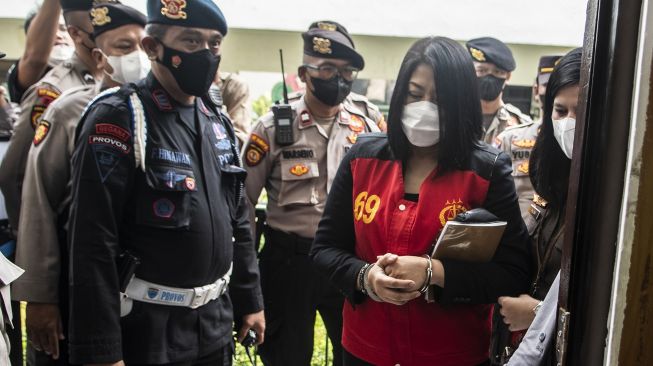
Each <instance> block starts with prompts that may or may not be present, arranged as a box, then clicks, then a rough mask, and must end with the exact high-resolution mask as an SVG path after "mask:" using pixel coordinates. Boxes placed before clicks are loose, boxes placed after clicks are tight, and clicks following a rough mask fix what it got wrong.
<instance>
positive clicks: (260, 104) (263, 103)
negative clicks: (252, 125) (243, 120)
mask: <svg viewBox="0 0 653 366" xmlns="http://www.w3.org/2000/svg"><path fill="white" fill-rule="evenodd" d="M271 106H272V100H270V97H268V96H267V95H261V96H260V97H259V98H258V99H256V100H255V101H253V102H252V110H253V111H254V114H255V116H253V117H254V121H256V120H257V119H259V118H260V117H261V116H263V115H264V114H266V113H268V111H269V110H270V107H271Z"/></svg>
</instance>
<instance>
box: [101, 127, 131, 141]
mask: <svg viewBox="0 0 653 366" xmlns="http://www.w3.org/2000/svg"><path fill="white" fill-rule="evenodd" d="M95 133H97V134H100V135H109V136H113V137H117V138H118V139H120V140H122V141H127V140H129V138H130V137H131V134H130V133H129V132H128V131H127V130H125V129H124V128H122V127H118V126H116V125H114V124H111V123H98V124H96V125H95Z"/></svg>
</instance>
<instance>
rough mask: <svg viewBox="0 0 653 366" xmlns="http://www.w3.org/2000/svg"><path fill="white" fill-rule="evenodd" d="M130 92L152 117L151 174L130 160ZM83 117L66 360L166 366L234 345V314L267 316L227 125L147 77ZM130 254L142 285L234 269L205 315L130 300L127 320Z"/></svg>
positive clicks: (194, 281) (189, 280) (177, 282)
mask: <svg viewBox="0 0 653 366" xmlns="http://www.w3.org/2000/svg"><path fill="white" fill-rule="evenodd" d="M134 91H136V92H137V93H138V95H139V96H140V99H141V101H142V102H143V104H144V106H145V112H146V116H147V131H146V144H145V146H146V149H145V169H144V170H143V169H142V167H141V166H139V167H137V166H136V159H135V156H136V155H135V154H137V152H135V150H137V149H138V145H137V146H134V142H135V135H136V134H137V133H138V132H137V131H134V126H133V125H132V123H133V118H132V114H133V112H134V111H133V110H132V107H131V106H130V103H129V95H131V94H132V93H133V92H134ZM216 113H217V114H216ZM85 116H86V117H85V118H84V120H82V121H81V123H80V125H81V126H82V127H80V128H81V129H80V130H79V138H78V140H77V145H76V148H75V152H74V155H73V161H72V165H73V167H72V180H73V182H72V184H73V187H72V192H73V198H72V204H71V214H70V227H69V244H70V263H71V270H70V297H71V305H70V315H71V316H70V335H69V340H70V360H71V362H73V363H105V362H114V361H118V360H120V359H124V360H125V361H126V362H127V363H130V362H131V363H168V362H176V361H183V360H188V359H193V358H195V357H197V356H198V354H199V355H202V354H206V353H208V352H211V351H213V350H216V349H218V348H221V347H223V346H224V345H226V344H228V343H229V342H230V339H231V334H232V329H233V328H232V327H233V325H232V322H233V314H232V312H233V313H235V314H236V316H242V315H244V314H250V313H254V312H257V311H260V310H261V309H262V308H263V304H262V296H261V290H260V284H259V272H258V266H257V263H256V252H255V249H254V245H253V241H252V238H251V234H250V230H249V229H250V224H249V219H248V217H249V215H248V208H247V204H246V203H245V199H244V198H243V195H242V181H243V179H244V173H243V172H244V171H243V170H242V169H240V168H239V167H238V166H239V158H238V154H237V151H238V148H237V146H236V145H235V144H236V143H235V142H234V141H235V140H234V134H233V129H232V126H231V124H230V121H229V120H228V118H226V117H225V116H223V115H221V114H220V112H218V111H215V112H214V111H211V110H209V109H208V108H207V107H206V106H205V105H204V104H203V103H202V101H201V100H200V99H199V98H198V99H197V100H196V102H195V105H194V106H188V107H185V108H184V107H183V106H179V105H176V104H175V103H174V102H173V101H172V99H171V98H170V97H169V96H168V94H167V93H166V92H165V90H164V89H163V88H162V87H161V85H160V84H159V83H158V82H157V81H156V79H155V78H154V76H153V75H152V74H150V75H149V76H148V77H147V78H146V79H144V80H142V81H140V82H139V83H138V84H136V85H134V84H131V85H127V86H123V87H122V88H121V89H120V90H119V91H117V92H115V93H114V94H112V95H109V96H106V97H104V98H101V99H99V100H98V101H96V102H95V103H94V104H92V105H91V107H90V109H89V110H88V112H87V113H86V114H85ZM233 238H235V241H234V239H233ZM124 250H129V251H130V252H131V253H133V254H135V255H136V256H137V257H139V258H140V261H141V265H140V266H139V267H138V268H137V270H136V276H137V277H138V278H141V279H143V280H146V281H150V282H154V283H157V284H161V285H166V286H172V287H181V288H192V287H197V286H203V285H206V284H210V283H213V282H215V281H216V280H217V279H218V278H220V277H222V276H223V275H224V274H225V273H226V272H227V270H228V269H229V266H230V264H231V263H232V261H233V274H232V276H231V283H230V285H229V294H228V295H225V296H222V297H220V298H218V299H217V300H215V301H212V302H210V303H209V304H207V305H205V306H203V307H201V308H198V309H190V308H183V307H171V306H165V305H153V304H146V303H142V302H137V301H134V307H133V310H132V311H131V313H130V314H129V315H127V316H126V317H124V318H120V314H119V296H118V294H119V287H118V275H117V268H116V257H117V255H119V254H120V253H121V252H122V251H124ZM231 301H233V304H234V305H233V310H232V302H231Z"/></svg>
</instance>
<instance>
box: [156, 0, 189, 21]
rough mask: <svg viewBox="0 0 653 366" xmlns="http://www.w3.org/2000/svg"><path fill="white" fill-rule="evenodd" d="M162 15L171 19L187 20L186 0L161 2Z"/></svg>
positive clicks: (163, 0)
mask: <svg viewBox="0 0 653 366" xmlns="http://www.w3.org/2000/svg"><path fill="white" fill-rule="evenodd" d="M161 4H163V7H162V8H161V14H162V15H163V16H165V17H167V18H170V19H186V18H187V17H188V15H187V14H186V12H185V11H184V8H185V7H186V0H161Z"/></svg>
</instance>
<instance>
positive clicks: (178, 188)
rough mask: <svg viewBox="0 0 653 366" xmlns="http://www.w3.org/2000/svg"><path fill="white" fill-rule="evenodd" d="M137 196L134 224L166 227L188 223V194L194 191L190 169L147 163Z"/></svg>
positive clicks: (189, 202) (175, 227)
mask: <svg viewBox="0 0 653 366" xmlns="http://www.w3.org/2000/svg"><path fill="white" fill-rule="evenodd" d="M144 181H145V182H144V183H142V184H141V190H140V192H139V195H138V196H137V198H136V199H137V201H138V204H137V209H136V213H135V214H136V223H137V224H139V225H146V226H152V227H157V228H165V229H177V228H184V227H188V226H189V225H190V219H191V214H190V212H191V195H192V194H193V192H194V191H196V190H197V187H196V182H195V175H194V174H193V171H192V170H191V169H184V168H179V167H169V166H161V165H150V166H148V167H147V168H146V171H145V179H144Z"/></svg>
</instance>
